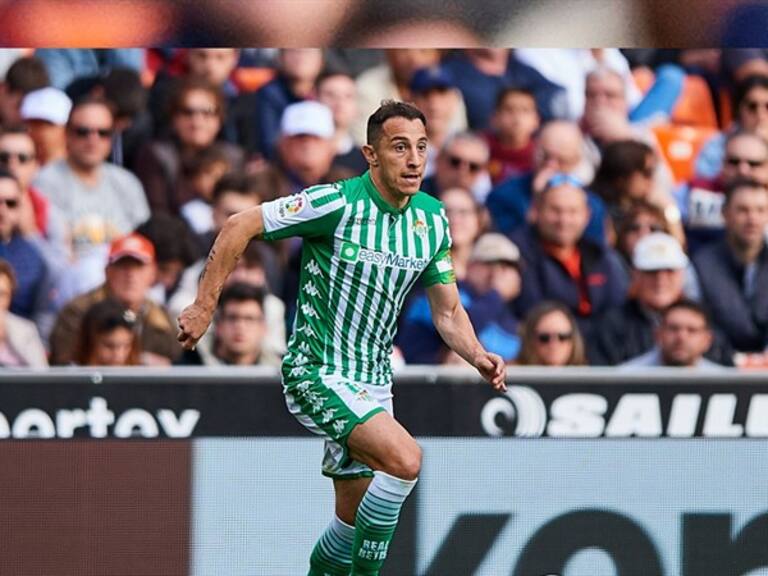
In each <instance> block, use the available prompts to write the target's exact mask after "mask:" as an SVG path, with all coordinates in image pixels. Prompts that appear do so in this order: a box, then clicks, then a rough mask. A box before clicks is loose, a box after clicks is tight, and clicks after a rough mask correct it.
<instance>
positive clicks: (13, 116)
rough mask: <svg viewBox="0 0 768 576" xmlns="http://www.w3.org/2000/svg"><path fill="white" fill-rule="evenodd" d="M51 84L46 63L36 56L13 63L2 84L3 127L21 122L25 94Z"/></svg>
mask: <svg viewBox="0 0 768 576" xmlns="http://www.w3.org/2000/svg"><path fill="white" fill-rule="evenodd" d="M49 84H50V82H49V80H48V71H47V70H46V69H45V64H43V62H41V61H40V59H39V58H35V57H34V56H25V57H22V58H19V59H18V60H16V61H15V62H14V63H13V64H11V66H10V68H8V71H7V72H6V73H5V82H3V84H2V85H0V124H2V126H3V127H7V126H16V125H18V124H20V123H21V101H22V100H23V99H24V96H26V95H27V94H29V93H30V92H33V91H35V90H39V89H40V88H45V87H46V86H48V85H49Z"/></svg>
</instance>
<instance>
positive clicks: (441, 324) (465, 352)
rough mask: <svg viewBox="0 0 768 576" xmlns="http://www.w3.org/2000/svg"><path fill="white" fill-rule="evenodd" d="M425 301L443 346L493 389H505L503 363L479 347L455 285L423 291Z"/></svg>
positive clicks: (431, 287) (440, 286)
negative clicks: (427, 303) (469, 366)
mask: <svg viewBox="0 0 768 576" xmlns="http://www.w3.org/2000/svg"><path fill="white" fill-rule="evenodd" d="M427 299H428V300H429V307H430V309H431V310H432V321H433V322H434V324H435V328H437V331H438V332H439V333H440V336H442V338H443V340H444V341H445V343H446V344H448V346H449V347H450V348H451V350H453V351H454V352H456V353H457V354H458V355H459V356H461V357H462V358H464V360H466V361H467V362H469V363H470V364H471V365H472V366H474V367H475V368H477V370H478V372H480V374H481V375H482V376H483V378H485V379H486V380H487V381H488V382H490V383H491V385H492V386H493V387H494V388H495V389H496V390H502V391H503V390H506V389H507V387H506V384H505V380H506V375H507V374H506V367H505V365H504V360H503V359H502V358H501V356H498V355H497V354H492V353H490V352H488V351H487V350H485V348H483V346H482V344H480V342H479V341H478V340H477V336H476V335H475V329H474V328H473V327H472V323H471V322H470V320H469V316H468V315H467V311H466V310H465V309H464V307H463V306H462V305H461V300H460V299H459V290H458V289H457V287H456V284H455V283H453V282H451V283H449V284H439V283H438V284H433V285H432V286H429V287H428V288H427Z"/></svg>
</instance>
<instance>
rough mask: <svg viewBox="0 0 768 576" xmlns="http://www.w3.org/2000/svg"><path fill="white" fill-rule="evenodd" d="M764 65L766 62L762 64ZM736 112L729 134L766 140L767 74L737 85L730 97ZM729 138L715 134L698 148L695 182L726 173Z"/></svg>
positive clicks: (747, 78) (749, 78) (767, 120)
mask: <svg viewBox="0 0 768 576" xmlns="http://www.w3.org/2000/svg"><path fill="white" fill-rule="evenodd" d="M761 61H762V63H763V65H765V60H764V59H763V60H761ZM733 96H734V97H733V103H734V106H733V109H734V111H735V112H736V118H735V121H734V125H733V127H732V129H731V131H732V132H739V131H744V132H749V133H752V134H755V135H757V136H760V137H761V138H762V139H763V140H768V74H765V73H764V74H756V75H752V76H748V77H746V78H745V79H744V80H742V81H741V82H739V83H738V84H737V86H736V88H735V90H734V94H733ZM727 138H728V134H717V135H716V136H714V137H712V138H711V139H710V140H708V141H707V142H706V143H705V144H704V146H703V147H702V148H701V151H700V152H699V155H698V157H697V158H696V168H695V175H696V178H697V179H700V180H701V179H703V180H714V179H715V178H717V176H718V175H719V174H720V172H721V170H724V169H725V166H726V163H727V158H728V154H727V152H726V142H727Z"/></svg>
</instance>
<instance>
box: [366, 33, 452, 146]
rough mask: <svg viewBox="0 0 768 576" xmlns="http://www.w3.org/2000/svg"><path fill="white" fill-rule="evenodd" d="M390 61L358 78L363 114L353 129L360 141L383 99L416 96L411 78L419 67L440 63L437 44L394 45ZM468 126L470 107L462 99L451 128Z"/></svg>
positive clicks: (408, 99) (390, 51) (409, 98)
mask: <svg viewBox="0 0 768 576" xmlns="http://www.w3.org/2000/svg"><path fill="white" fill-rule="evenodd" d="M384 55H385V57H386V63H384V64H381V65H380V66H375V67H373V68H371V69H369V70H366V71H365V72H363V73H362V74H360V76H358V78H357V93H358V107H357V108H358V110H360V115H359V117H358V119H357V122H356V123H355V125H354V128H353V130H352V132H353V134H354V135H355V138H356V139H357V141H358V142H365V137H366V122H367V119H368V116H369V115H370V114H371V113H372V112H373V111H374V110H376V108H378V107H379V104H380V103H381V101H382V100H401V101H403V102H410V101H412V100H413V94H412V93H411V80H412V79H413V75H414V73H415V72H416V70H420V69H422V68H432V67H434V66H437V65H438V64H439V63H440V51H439V50H437V49H436V48H392V49H389V50H386V52H385V54H384ZM466 129H467V110H466V109H465V107H464V102H463V101H461V102H460V105H459V109H458V110H457V111H456V114H455V116H454V117H453V118H452V119H451V126H450V132H459V131H462V130H466Z"/></svg>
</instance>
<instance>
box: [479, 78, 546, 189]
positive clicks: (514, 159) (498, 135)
mask: <svg viewBox="0 0 768 576" xmlns="http://www.w3.org/2000/svg"><path fill="white" fill-rule="evenodd" d="M540 122H541V119H540V117H539V112H538V110H537V108H536V99H535V98H534V96H533V93H532V92H530V91H529V90H526V89H524V88H505V89H504V90H502V91H501V92H500V93H499V96H498V98H497V100H496V109H495V112H494V114H493V118H492V120H491V124H492V126H493V130H492V131H491V132H489V133H488V134H487V135H486V139H487V141H488V146H489V148H490V149H491V161H490V164H489V167H488V171H489V173H490V175H491V181H492V182H493V184H494V185H495V184H498V183H499V182H502V181H503V180H507V179H508V178H511V177H513V176H519V175H521V174H525V173H528V172H531V171H532V170H533V135H534V133H535V132H536V130H538V129H539V125H540Z"/></svg>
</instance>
